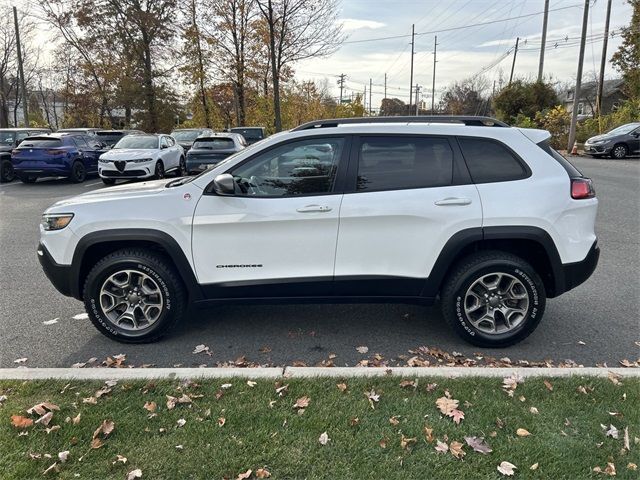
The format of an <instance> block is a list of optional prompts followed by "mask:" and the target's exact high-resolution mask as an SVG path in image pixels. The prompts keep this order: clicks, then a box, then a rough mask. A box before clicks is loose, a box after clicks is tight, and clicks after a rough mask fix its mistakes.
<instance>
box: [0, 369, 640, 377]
mask: <svg viewBox="0 0 640 480" xmlns="http://www.w3.org/2000/svg"><path fill="white" fill-rule="evenodd" d="M609 373H614V374H616V375H620V376H621V377H622V378H632V377H635V378H637V377H640V368H595V367H585V368H521V367H514V368H488V367H388V368H387V367H330V368H327V367H284V368H281V367H280V368H0V380H46V379H57V380H146V379H167V380H171V379H187V378H204V379H206V378H247V379H260V378H266V379H277V378H283V377H285V378H318V377H325V378H354V377H382V376H389V375H392V376H395V377H405V378H417V377H440V378H468V377H485V378H504V377H507V376H509V375H513V374H517V375H519V376H520V377H522V378H527V377H548V378H551V377H572V376H579V377H607V376H608V375H609Z"/></svg>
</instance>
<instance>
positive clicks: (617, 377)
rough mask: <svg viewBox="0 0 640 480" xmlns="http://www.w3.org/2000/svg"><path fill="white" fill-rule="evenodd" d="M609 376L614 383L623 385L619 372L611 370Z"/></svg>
mask: <svg viewBox="0 0 640 480" xmlns="http://www.w3.org/2000/svg"><path fill="white" fill-rule="evenodd" d="M607 378H608V379H609V380H610V381H611V383H613V384H614V385H618V386H620V385H622V382H621V381H620V379H621V378H622V376H621V375H618V374H617V373H613V372H609V373H608V374H607Z"/></svg>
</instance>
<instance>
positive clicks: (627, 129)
mask: <svg viewBox="0 0 640 480" xmlns="http://www.w3.org/2000/svg"><path fill="white" fill-rule="evenodd" d="M638 127H640V123H629V124H627V125H622V126H620V127H618V128H614V129H613V130H611V131H610V132H609V135H625V134H627V133H631V132H633V131H634V130H635V129H636V128H638Z"/></svg>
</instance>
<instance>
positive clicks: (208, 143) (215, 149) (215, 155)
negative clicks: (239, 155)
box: [188, 137, 237, 163]
mask: <svg viewBox="0 0 640 480" xmlns="http://www.w3.org/2000/svg"><path fill="white" fill-rule="evenodd" d="M236 151H237V149H236V146H235V143H234V141H233V139H231V138H223V137H221V138H215V137H211V138H199V139H197V140H196V141H195V142H194V144H193V147H191V150H190V151H189V155H188V156H189V161H191V162H200V163H217V162H219V161H221V160H224V159H225V158H227V157H228V156H229V155H232V154H234V153H236Z"/></svg>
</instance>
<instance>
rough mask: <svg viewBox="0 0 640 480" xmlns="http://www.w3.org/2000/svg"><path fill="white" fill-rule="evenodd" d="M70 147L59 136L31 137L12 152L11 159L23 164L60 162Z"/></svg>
mask: <svg viewBox="0 0 640 480" xmlns="http://www.w3.org/2000/svg"><path fill="white" fill-rule="evenodd" d="M68 149H69V147H67V146H65V145H63V144H62V140H61V139H59V138H51V137H30V138H27V139H25V140H24V141H23V142H22V143H21V144H20V145H19V146H18V147H17V148H15V149H14V150H13V151H12V152H11V160H12V161H13V163H14V164H16V165H21V166H31V165H33V166H35V165H43V164H44V165H47V164H59V163H62V162H63V160H64V158H65V157H66V155H67V153H68Z"/></svg>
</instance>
